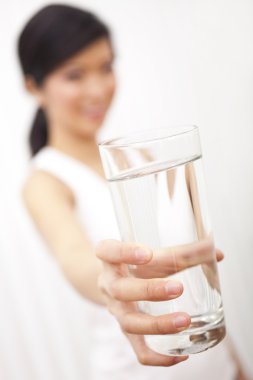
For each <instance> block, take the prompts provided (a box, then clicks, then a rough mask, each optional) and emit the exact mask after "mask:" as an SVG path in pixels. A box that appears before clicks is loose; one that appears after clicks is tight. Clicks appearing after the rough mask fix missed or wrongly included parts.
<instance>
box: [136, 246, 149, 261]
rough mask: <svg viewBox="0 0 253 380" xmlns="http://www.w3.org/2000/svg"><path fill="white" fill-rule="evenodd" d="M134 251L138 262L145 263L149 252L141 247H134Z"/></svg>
mask: <svg viewBox="0 0 253 380" xmlns="http://www.w3.org/2000/svg"><path fill="white" fill-rule="evenodd" d="M134 253H135V256H136V258H137V260H138V262H139V263H146V262H147V261H148V259H149V258H150V252H148V251H146V250H145V249H143V248H136V249H135V252H134Z"/></svg>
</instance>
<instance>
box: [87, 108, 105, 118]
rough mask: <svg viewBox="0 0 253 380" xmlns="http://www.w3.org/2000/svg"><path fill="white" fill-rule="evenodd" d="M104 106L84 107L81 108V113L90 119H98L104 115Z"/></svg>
mask: <svg viewBox="0 0 253 380" xmlns="http://www.w3.org/2000/svg"><path fill="white" fill-rule="evenodd" d="M105 113H106V109H105V107H94V108H89V109H88V108H86V109H83V110H82V114H83V115H84V116H85V117H87V118H89V119H92V120H99V119H102V118H103V117H104V116H105Z"/></svg>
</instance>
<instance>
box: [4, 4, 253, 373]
mask: <svg viewBox="0 0 253 380" xmlns="http://www.w3.org/2000/svg"><path fill="white" fill-rule="evenodd" d="M56 2H57V1H56ZM45 4H47V2H45V1H41V0H22V1H20V0H9V1H8V2H4V3H3V4H2V5H1V11H0V47H1V59H0V65H1V66H0V69H1V70H0V99H1V102H0V120H1V123H0V170H1V171H0V172H1V190H0V191H1V201H2V202H1V203H2V204H3V209H2V210H3V211H1V217H0V221H1V226H2V227H1V230H3V229H4V228H6V223H7V220H9V219H8V217H6V214H4V210H5V213H6V212H7V213H11V212H12V211H11V209H10V208H11V206H12V203H11V202H10V196H9V195H10V193H12V192H13V191H14V193H15V189H16V188H17V186H18V184H19V181H20V178H21V176H22V173H23V171H24V169H25V167H26V164H27V157H28V154H27V149H26V145H25V139H26V134H27V131H28V128H29V125H30V121H31V119H32V117H33V113H34V112H35V105H34V103H33V101H32V100H31V99H30V98H29V97H28V95H26V94H25V92H24V90H23V86H22V80H21V75H20V71H19V68H18V64H17V60H16V51H15V43H16V37H17V34H18V32H19V31H20V28H21V27H22V26H23V24H24V22H25V21H26V20H27V18H28V17H29V16H30V15H31V14H32V13H33V12H34V11H35V10H37V9H38V8H39V7H40V6H41V5H45ZM71 4H76V5H80V6H82V7H87V8H89V9H91V10H94V11H96V12H97V13H98V14H99V15H101V17H102V18H103V19H105V20H106V21H107V22H108V23H109V24H110V25H111V27H112V30H113V32H114V33H115V46H116V55H117V57H118V58H117V64H116V69H117V72H118V78H119V90H118V94H117V98H116V100H115V103H114V106H113V109H112V112H111V114H110V116H109V118H108V120H107V123H106V124H107V125H106V128H105V132H104V133H103V134H104V135H115V134H117V135H118V134H121V133H126V132H129V131H133V130H136V129H144V128H145V129H146V128H156V127H163V126H167V125H169V124H196V125H198V126H199V127H200V133H201V140H202V148H203V153H204V163H205V169H206V181H207V187H208V196H209V206H210V211H211V216H212V220H213V226H214V232H215V236H216V242H217V245H218V246H219V247H220V248H222V249H223V251H224V252H225V254H226V260H225V262H224V263H223V264H221V265H220V276H221V283H222V289H223V298H224V303H225V312H226V320H227V326H228V328H229V330H230V334H231V335H232V337H233V339H234V341H235V342H236V346H237V348H238V350H239V353H240V355H241V358H242V360H243V362H244V363H245V365H246V366H247V368H248V370H249V371H251V372H252V373H253V364H252V357H253V328H252V321H253V233H252V230H253V149H252V145H253V132H252V128H253V21H252V20H253V1H252V0H237V1H236V0H121V1H119V0H89V1H88V0H86V1H75V2H71ZM6 210H7V211H6ZM3 239H4V237H3ZM8 257H11V252H10V255H9V256H6V258H5V260H8ZM0 339H1V338H0Z"/></svg>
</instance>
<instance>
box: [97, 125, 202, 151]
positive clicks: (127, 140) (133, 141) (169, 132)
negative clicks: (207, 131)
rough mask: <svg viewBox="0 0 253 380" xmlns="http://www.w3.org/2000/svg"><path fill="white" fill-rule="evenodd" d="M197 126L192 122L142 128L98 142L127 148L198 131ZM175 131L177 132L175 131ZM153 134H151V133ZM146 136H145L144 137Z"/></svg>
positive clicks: (106, 145) (102, 145) (107, 147)
mask: <svg viewBox="0 0 253 380" xmlns="http://www.w3.org/2000/svg"><path fill="white" fill-rule="evenodd" d="M198 129H199V128H198V126H197V125H194V124H184V125H174V126H173V125H171V126H168V127H163V128H157V129H155V128H152V129H144V130H142V131H138V132H133V133H131V134H130V133H129V134H128V135H123V136H119V137H114V138H110V139H105V140H102V141H101V142H99V143H98V145H99V147H101V148H102V147H104V148H106V149H110V148H127V147H129V146H138V145H145V144H149V143H152V142H155V141H163V140H169V139H171V138H174V137H178V136H181V135H184V134H187V133H190V132H193V131H198ZM159 131H160V132H162V133H165V132H166V133H165V134H162V135H161V136H155V134H156V133H159ZM176 131H177V132H176ZM152 134H153V135H152ZM145 136H146V138H145Z"/></svg>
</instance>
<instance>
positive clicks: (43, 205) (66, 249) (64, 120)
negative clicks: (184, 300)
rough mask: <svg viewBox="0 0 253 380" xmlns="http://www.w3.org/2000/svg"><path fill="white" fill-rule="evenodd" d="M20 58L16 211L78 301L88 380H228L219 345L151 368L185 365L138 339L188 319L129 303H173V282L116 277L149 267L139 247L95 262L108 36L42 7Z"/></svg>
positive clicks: (101, 209) (109, 66) (59, 8)
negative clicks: (22, 124)
mask: <svg viewBox="0 0 253 380" xmlns="http://www.w3.org/2000/svg"><path fill="white" fill-rule="evenodd" d="M18 51H19V57H20V62H21V66H22V70H23V73H24V77H25V84H26V88H27V90H28V91H29V92H30V93H31V94H32V95H33V96H34V97H35V99H36V100H37V103H38V106H39V110H38V112H37V114H36V117H35V120H34V123H33V126H32V130H31V133H30V146H31V152H32V155H33V159H32V162H31V167H32V171H31V173H30V175H29V177H28V178H27V181H26V183H25V186H24V191H23V196H24V201H25V204H26V206H27V209H28V211H29V213H30V215H31V217H32V219H33V221H34V223H35V225H36V226H37V229H38V231H39V233H40V235H41V236H42V237H43V239H44V241H45V242H46V244H47V247H48V249H49V251H50V252H51V253H52V254H53V255H54V257H55V258H56V260H57V262H58V264H59V266H60V267H61V269H62V271H63V273H64V275H65V277H66V278H67V280H68V281H69V282H70V283H71V284H72V285H73V287H74V288H75V289H76V290H77V291H78V292H79V293H80V294H81V295H82V296H83V298H84V301H82V302H83V304H84V305H85V307H86V308H87V313H86V314H87V319H86V321H84V323H87V324H88V326H89V329H90V331H91V333H92V341H93V343H92V347H93V348H91V349H90V365H91V375H90V376H91V378H94V379H98V380H100V379H101V380H102V379H103V380H106V379H110V380H112V379H117V380H119V379H120V380H123V379H129V378H130V376H132V377H133V378H134V379H145V380H148V379H154V378H155V376H160V378H161V379H184V378H185V377H187V378H188V379H202V378H203V377H204V376H205V378H206V379H207V378H208V376H210V378H220V379H222V380H226V379H228V380H232V379H233V378H234V371H235V368H234V365H233V363H232V361H231V360H230V358H229V356H228V354H227V352H226V350H225V349H224V346H223V345H219V346H218V347H216V348H214V349H213V350H210V351H209V352H207V353H204V354H202V355H198V356H195V357H194V358H192V359H191V360H190V361H189V362H186V363H185V364H184V365H180V366H173V367H171V368H168V369H167V368H157V367H155V366H160V367H164V366H165V367H166V366H172V365H173V364H176V363H179V362H181V361H184V360H185V359H187V358H186V357H178V358H175V357H174V358H173V357H167V356H163V355H159V354H156V353H154V352H152V351H151V350H149V349H148V348H147V347H146V345H145V344H144V340H143V337H142V334H147V333H149V334H150V333H152V334H159V333H161V331H162V332H163V333H176V332H178V331H182V330H184V329H185V328H187V327H188V326H189V324H190V318H189V316H188V315H187V314H186V313H174V314H171V315H169V316H167V317H166V318H164V317H151V316H148V315H143V314H141V313H138V312H132V311H133V309H132V308H131V305H133V304H132V303H131V302H130V301H137V300H142V299H151V300H163V299H166V300H168V299H170V298H175V297H178V296H179V295H180V294H181V293H182V291H183V289H182V285H181V284H179V283H176V282H174V281H172V280H171V281H169V282H167V283H166V286H165V283H164V281H163V282H161V281H160V282H159V281H158V282H157V281H153V280H151V279H149V280H141V282H138V284H137V283H136V282H134V281H137V279H135V280H134V279H130V278H124V276H122V275H121V270H122V268H123V267H124V264H129V263H133V264H137V265H142V264H143V263H146V262H148V261H151V260H152V252H151V251H150V250H149V249H148V248H146V247H142V246H136V245H135V246H134V245H131V244H123V243H120V242H119V241H117V240H110V241H106V242H103V243H100V244H99V245H98V248H97V255H98V256H99V257H100V259H102V260H103V261H104V263H105V266H104V268H105V269H104V272H103V269H102V265H101V261H100V260H98V259H97V258H96V256H95V254H94V251H95V248H94V247H95V245H96V244H97V243H98V242H99V241H100V240H103V239H108V238H109V237H110V238H113V239H117V238H118V237H119V234H118V229H117V225H116V221H115V220H114V214H113V209H112V204H111V199H110V195H109V192H108V189H107V187H106V183H105V180H104V175H103V170H102V166H101V161H100V157H99V152H98V148H97V144H96V135H97V132H98V130H99V129H100V127H101V125H102V123H103V121H104V119H105V116H106V114H107V111H108V109H109V107H110V104H111V102H112V99H113V96H114V92H115V89H116V80H115V74H114V70H113V60H114V52H113V47H112V42H111V36H110V32H109V30H108V28H107V27H106V26H105V24H104V23H103V22H101V21H100V20H99V19H98V18H97V17H95V16H94V15H93V14H91V13H89V12H86V11H83V10H80V9H77V8H73V7H70V6H63V5H50V6H47V7H45V8H43V9H41V10H40V11H39V12H38V13H36V14H35V15H34V16H33V17H32V18H31V19H30V21H29V22H28V23H27V24H26V26H25V28H24V29H23V31H22V33H21V35H20V38H19V42H18ZM220 257H221V254H220V253H218V258H220ZM102 272H103V275H102V276H100V275H101V273H102ZM99 276H100V280H99V282H100V286H99V287H98V286H97V282H98V278H99ZM147 289H149V291H148V292H147ZM90 301H91V302H90ZM105 303H107V305H108V308H109V309H110V311H111V312H112V313H113V314H114V315H115V316H116V318H117V319H118V322H119V324H120V326H121V328H122V329H123V331H124V332H125V334H126V335H127V337H128V339H129V340H130V343H131V345H132V347H133V349H134V351H135V353H136V356H137V358H138V359H139V361H140V362H141V363H142V364H146V365H150V366H151V367H143V366H141V365H140V364H139V363H138V360H137V359H136V356H135V355H134V354H133V350H132V349H131V347H130V345H129V344H128V343H127V340H126V339H125V336H124V334H123V333H122V332H121V331H120V328H119V326H118V324H117V322H116V321H115V319H114V318H113V317H112V316H110V315H109V314H108V313H107V312H106V310H105V309H104V306H103V305H104V304H105ZM129 307H130V309H129ZM129 310H130V311H131V312H129ZM80 339H85V337H80ZM225 363H226V365H225Z"/></svg>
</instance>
